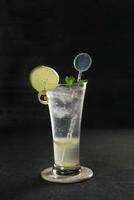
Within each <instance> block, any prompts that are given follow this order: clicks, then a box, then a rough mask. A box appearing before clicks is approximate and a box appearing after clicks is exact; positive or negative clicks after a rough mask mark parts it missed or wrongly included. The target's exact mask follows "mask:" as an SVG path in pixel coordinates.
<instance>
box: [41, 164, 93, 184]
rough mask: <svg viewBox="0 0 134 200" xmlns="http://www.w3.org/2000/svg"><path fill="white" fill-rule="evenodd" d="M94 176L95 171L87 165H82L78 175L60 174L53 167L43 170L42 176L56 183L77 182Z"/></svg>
mask: <svg viewBox="0 0 134 200" xmlns="http://www.w3.org/2000/svg"><path fill="white" fill-rule="evenodd" d="M92 176H93V171H92V170H91V169H89V168H87V167H83V166H81V169H80V170H79V173H78V174H76V175H58V174H57V173H55V169H54V168H53V167H50V168H47V169H44V170H43V171H42V172H41V177H42V178H43V179H45V180H47V181H50V182H55V183H77V182H81V181H85V180H87V179H90V178H91V177H92Z"/></svg>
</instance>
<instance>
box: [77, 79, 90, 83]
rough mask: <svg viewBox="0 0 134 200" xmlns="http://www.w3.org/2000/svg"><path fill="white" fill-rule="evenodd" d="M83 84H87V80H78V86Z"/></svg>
mask: <svg viewBox="0 0 134 200" xmlns="http://www.w3.org/2000/svg"><path fill="white" fill-rule="evenodd" d="M85 82H88V80H87V79H85V80H79V81H77V83H78V84H83V83H85Z"/></svg>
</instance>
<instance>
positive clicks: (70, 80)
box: [65, 76, 75, 87]
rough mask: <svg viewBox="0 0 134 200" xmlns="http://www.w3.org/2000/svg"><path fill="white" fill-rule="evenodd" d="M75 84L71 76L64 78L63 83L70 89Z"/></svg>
mask: <svg viewBox="0 0 134 200" xmlns="http://www.w3.org/2000/svg"><path fill="white" fill-rule="evenodd" d="M74 82H75V78H74V77H73V76H66V77H65V83H66V84H67V85H68V86H69V87H71V86H72V85H73V84H74Z"/></svg>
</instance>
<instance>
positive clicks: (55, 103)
mask: <svg viewBox="0 0 134 200" xmlns="http://www.w3.org/2000/svg"><path fill="white" fill-rule="evenodd" d="M85 90H86V83H84V84H82V85H78V84H76V85H74V86H72V87H68V86H67V85H62V84H61V85H58V86H57V87H56V88H55V89H54V90H52V91H48V92H47V96H48V105H49V111H50V117H51V125H52V133H53V144H54V163H55V166H56V169H59V171H60V169H62V174H64V171H66V169H70V170H71V169H72V171H73V170H74V169H75V168H76V169H78V168H79V167H80V160H79V148H80V128H81V117H82V109H83V102H84V95H85Z"/></svg>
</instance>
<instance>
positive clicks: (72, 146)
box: [53, 137, 79, 167]
mask: <svg viewBox="0 0 134 200" xmlns="http://www.w3.org/2000/svg"><path fill="white" fill-rule="evenodd" d="M53 143H54V159H55V164H56V166H59V167H75V166H78V165H79V138H62V137H59V138H58V137H57V138H54V142H53Z"/></svg>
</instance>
